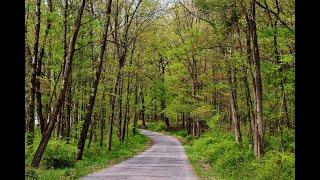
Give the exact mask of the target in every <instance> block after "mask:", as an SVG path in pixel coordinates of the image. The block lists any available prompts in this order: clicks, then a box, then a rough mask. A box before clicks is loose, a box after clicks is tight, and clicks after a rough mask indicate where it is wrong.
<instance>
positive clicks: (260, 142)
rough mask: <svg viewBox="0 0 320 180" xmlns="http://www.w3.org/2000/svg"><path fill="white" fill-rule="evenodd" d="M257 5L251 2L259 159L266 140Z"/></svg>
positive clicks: (257, 153)
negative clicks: (256, 15)
mask: <svg viewBox="0 0 320 180" xmlns="http://www.w3.org/2000/svg"><path fill="white" fill-rule="evenodd" d="M255 3H256V0H250V7H251V11H250V25H251V28H250V30H251V38H252V43H253V64H254V70H255V74H254V75H255V86H256V91H255V104H256V122H255V133H256V137H257V150H256V152H255V155H256V156H257V157H258V159H260V158H261V156H262V155H263V154H264V138H263V117H262V83H261V76H260V55H259V46H258V39H257V32H256V23H255V22H256V19H255V13H256V12H255V10H256V9H255Z"/></svg>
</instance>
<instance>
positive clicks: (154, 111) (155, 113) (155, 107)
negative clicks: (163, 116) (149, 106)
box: [152, 99, 157, 122]
mask: <svg viewBox="0 0 320 180" xmlns="http://www.w3.org/2000/svg"><path fill="white" fill-rule="evenodd" d="M152 103H153V112H152V121H153V122H156V121H157V102H156V99H154V100H153V102H152Z"/></svg>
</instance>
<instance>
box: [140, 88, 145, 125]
mask: <svg viewBox="0 0 320 180" xmlns="http://www.w3.org/2000/svg"><path fill="white" fill-rule="evenodd" d="M140 97H141V105H142V109H141V120H142V126H143V127H146V121H145V111H146V106H145V104H144V95H143V93H142V89H141V90H140Z"/></svg>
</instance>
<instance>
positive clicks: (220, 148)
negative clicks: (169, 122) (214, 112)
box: [147, 122, 295, 180]
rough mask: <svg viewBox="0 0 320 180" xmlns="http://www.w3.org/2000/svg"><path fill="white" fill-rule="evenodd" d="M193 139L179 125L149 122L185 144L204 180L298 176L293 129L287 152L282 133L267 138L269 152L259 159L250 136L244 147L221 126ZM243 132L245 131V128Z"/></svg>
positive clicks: (152, 127) (287, 134) (150, 126)
mask: <svg viewBox="0 0 320 180" xmlns="http://www.w3.org/2000/svg"><path fill="white" fill-rule="evenodd" d="M209 126H210V128H209V129H208V131H207V132H205V133H203V134H202V135H201V136H200V138H197V139H194V138H193V137H191V136H190V135H188V134H187V133H186V131H185V130H182V129H181V128H179V127H174V128H173V129H171V130H165V128H164V123H163V122H157V123H154V122H148V123H147V127H148V129H149V130H152V131H157V132H162V133H164V134H168V135H172V136H175V137H177V138H178V139H179V140H180V141H181V143H182V144H183V146H184V149H185V151H186V154H187V156H188V158H189V160H190V163H191V165H192V167H193V170H194V171H195V173H196V174H197V176H198V177H199V179H203V180H214V179H219V180H220V179H226V180H251V179H252V180H293V179H295V162H294V161H295V156H294V151H295V148H294V147H295V145H294V130H284V132H283V133H284V134H283V137H284V147H285V148H284V151H282V150H281V148H280V147H281V139H280V136H279V135H278V136H268V137H266V138H265V146H266V148H265V149H266V153H265V155H264V156H263V158H262V159H261V161H260V162H259V161H258V160H257V159H256V158H255V156H254V154H253V150H252V146H251V145H250V143H249V140H248V138H247V137H246V136H245V135H243V146H242V147H240V146H239V144H238V143H236V142H235V138H234V134H233V133H232V132H229V131H226V130H224V128H222V126H219V127H218V126H212V124H211V125H210V123H209ZM242 132H246V131H245V129H243V130H242Z"/></svg>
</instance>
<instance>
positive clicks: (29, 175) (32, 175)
mask: <svg viewBox="0 0 320 180" xmlns="http://www.w3.org/2000/svg"><path fill="white" fill-rule="evenodd" d="M25 179H38V174H37V172H36V170H34V169H32V168H26V169H25Z"/></svg>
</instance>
